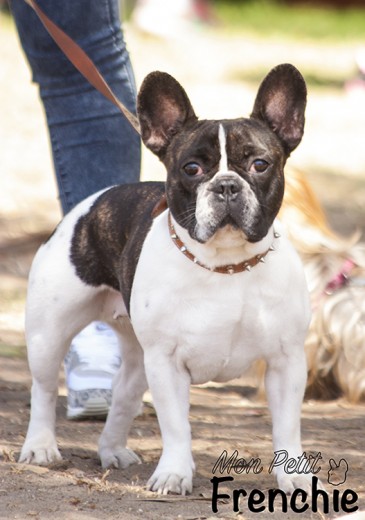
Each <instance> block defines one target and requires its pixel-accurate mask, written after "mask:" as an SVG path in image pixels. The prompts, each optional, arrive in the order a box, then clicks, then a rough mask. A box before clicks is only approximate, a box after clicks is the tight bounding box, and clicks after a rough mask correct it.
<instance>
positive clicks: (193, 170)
mask: <svg viewBox="0 0 365 520" xmlns="http://www.w3.org/2000/svg"><path fill="white" fill-rule="evenodd" d="M183 170H184V172H185V173H186V175H189V177H195V176H196V175H201V174H202V173H203V170H202V168H201V167H200V166H199V164H198V163H195V162H191V163H188V164H185V166H184V168H183Z"/></svg>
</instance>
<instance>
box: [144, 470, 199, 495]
mask: <svg viewBox="0 0 365 520" xmlns="http://www.w3.org/2000/svg"><path fill="white" fill-rule="evenodd" d="M147 489H149V490H150V491H156V492H157V493H158V494H159V495H167V494H168V493H176V494H178V495H186V494H187V493H191V492H192V490H193V474H192V472H191V471H190V472H187V474H186V475H183V474H182V472H180V473H174V472H173V471H171V472H169V471H159V470H158V468H157V469H156V471H155V472H154V474H153V475H152V477H151V478H150V479H149V481H148V482H147Z"/></svg>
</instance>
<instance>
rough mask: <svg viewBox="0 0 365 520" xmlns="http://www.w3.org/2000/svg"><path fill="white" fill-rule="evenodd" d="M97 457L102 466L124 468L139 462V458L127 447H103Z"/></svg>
mask: <svg viewBox="0 0 365 520" xmlns="http://www.w3.org/2000/svg"><path fill="white" fill-rule="evenodd" d="M99 457H100V461H101V465H102V467H103V468H117V469H118V468H119V469H126V468H128V466H130V465H131V464H141V459H140V458H139V457H138V455H136V454H135V453H134V451H132V450H130V449H129V448H116V449H114V450H113V449H111V448H103V449H100V450H99Z"/></svg>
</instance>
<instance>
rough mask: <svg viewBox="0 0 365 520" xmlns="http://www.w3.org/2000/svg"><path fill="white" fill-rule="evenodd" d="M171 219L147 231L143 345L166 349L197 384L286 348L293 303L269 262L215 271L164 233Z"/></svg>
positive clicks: (141, 271) (139, 318)
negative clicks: (272, 277)
mask: <svg viewBox="0 0 365 520" xmlns="http://www.w3.org/2000/svg"><path fill="white" fill-rule="evenodd" d="M165 220H166V219H165V216H163V215H162V216H161V218H160V220H159V221H155V223H154V225H153V227H152V229H151V231H150V233H149V235H148V237H147V240H146V242H145V245H144V247H143V249H142V253H141V257H140V260H139V264H138V266H137V270H136V276H135V281H134V285H133V290H132V298H131V318H132V323H133V327H134V330H135V332H136V334H137V337H138V339H139V341H140V343H141V345H142V348H143V349H144V350H145V352H146V351H149V353H151V349H157V350H158V349H161V350H164V351H165V352H166V353H167V354H168V355H170V356H172V357H173V358H174V362H175V363H176V364H177V366H180V367H184V368H185V369H187V370H188V371H189V373H190V377H191V381H192V382H193V383H203V382H206V381H209V380H216V381H227V380H230V379H233V378H235V377H239V376H240V375H241V374H242V373H243V372H244V371H245V370H246V369H247V368H248V367H249V366H250V365H251V363H252V362H253V361H254V360H255V359H257V358H259V357H262V356H264V357H265V356H267V355H268V353H269V352H272V353H273V352H275V350H276V349H278V348H279V342H280V339H279V336H280V331H281V330H282V328H283V323H284V320H285V319H286V318H285V317H284V315H285V312H286V309H285V305H286V304H285V303H280V302H282V295H281V294H280V292H278V291H277V290H276V288H275V283H274V287H272V284H271V285H270V283H269V280H267V279H266V278H267V277H268V276H269V274H268V273H269V272H270V268H269V267H268V266H267V265H265V266H264V265H262V266H261V265H260V266H257V267H255V268H254V269H253V270H252V271H251V272H250V273H249V272H243V273H239V274H234V275H232V276H230V275H225V274H220V273H211V272H209V271H207V270H205V269H203V268H202V267H200V266H197V265H195V264H194V263H193V262H191V261H190V260H188V259H187V258H186V257H185V256H184V255H182V254H181V253H179V251H178V250H177V248H176V247H175V245H174V244H173V243H172V241H171V239H170V237H169V235H168V233H167V232H163V230H164V228H165V226H167V224H166V223H165ZM274 263H275V262H274ZM288 310H289V309H288ZM280 317H281V318H280ZM157 350H156V352H157Z"/></svg>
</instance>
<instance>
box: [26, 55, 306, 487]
mask: <svg viewBox="0 0 365 520" xmlns="http://www.w3.org/2000/svg"><path fill="white" fill-rule="evenodd" d="M305 105H306V86H305V82H304V80H303V78H302V76H301V74H300V73H299V72H298V70H297V69H296V68H295V67H294V66H292V65H289V64H283V65H279V66H277V67H276V68H274V69H273V70H272V71H271V72H270V73H269V74H268V75H267V76H266V78H265V79H264V80H263V82H262V84H261V86H260V88H259V90H258V93H257V97H256V100H255V103H254V107H253V111H252V114H251V116H250V117H248V118H238V119H233V120H229V119H227V120H199V119H198V118H197V116H196V115H195V112H194V110H193V107H192V105H191V103H190V101H189V98H188V96H187V94H186V92H185V91H184V89H183V88H182V87H181V85H180V84H179V83H178V82H177V81H176V80H175V79H174V78H172V77H171V76H170V75H168V74H166V73H162V72H153V73H151V74H149V75H148V76H147V78H146V79H145V80H144V82H143V84H142V86H141V89H140V92H139V95H138V118H139V122H140V127H141V135H142V140H143V142H144V143H145V145H146V146H147V147H148V148H149V149H150V150H152V152H154V153H155V154H156V155H157V156H158V157H159V159H160V160H161V161H162V162H163V164H164V165H165V167H166V170H167V180H166V184H165V183H160V182H144V183H139V184H133V185H124V186H115V187H111V188H108V189H106V190H104V191H102V192H99V193H96V194H94V195H92V196H90V197H89V198H87V199H85V200H84V201H83V202H81V203H80V204H79V205H78V206H76V207H75V208H74V209H73V210H72V211H71V212H70V213H69V214H68V215H66V217H65V218H64V219H63V221H62V222H61V223H60V225H59V226H58V227H57V229H56V231H55V232H54V233H53V235H52V236H51V238H50V239H49V240H48V241H47V242H46V243H45V244H44V245H42V246H41V248H40V249H39V251H38V253H37V254H36V256H35V259H34V262H33V264H32V268H31V272H30V277H29V290H28V297H27V304H26V340H27V346H28V358H29V365H30V370H31V372H32V378H33V384H32V392H31V394H32V396H31V418H30V423H29V428H28V433H27V436H26V440H25V442H24V445H23V448H22V451H21V455H20V461H21V462H27V463H35V464H41V465H45V464H49V463H52V462H54V461H57V460H59V459H60V458H61V455H60V453H59V450H58V448H57V442H56V437H55V404H56V399H57V393H58V374H59V369H60V365H61V363H62V360H63V359H64V356H65V354H66V353H67V350H68V348H69V345H70V342H71V339H72V338H73V337H74V336H75V335H76V334H77V333H78V332H79V331H80V330H81V329H83V328H84V327H85V326H86V325H87V324H88V323H90V322H91V321H93V320H102V321H105V322H107V323H108V324H110V326H111V327H113V329H115V331H116V333H117V335H118V337H119V339H120V346H121V351H122V365H121V367H120V370H119V372H118V374H117V376H116V379H115V381H114V385H113V400H112V405H111V408H110V412H109V415H108V418H107V420H106V424H105V427H104V430H103V432H102V435H101V438H100V441H99V456H100V459H101V464H102V466H103V467H105V468H106V467H116V468H126V467H128V466H129V465H130V464H132V463H136V462H140V459H139V458H138V456H137V455H136V454H135V453H133V452H132V451H131V450H130V449H129V448H128V447H127V437H128V432H129V429H130V426H131V423H132V420H133V418H134V416H135V415H136V414H137V412H138V410H139V407H140V404H141V400H142V397H143V394H144V392H145V391H146V389H147V388H148V387H149V389H150V391H151V393H152V397H153V403H154V406H155V408H156V412H157V416H158V421H159V425H160V429H161V434H162V441H163V450H162V455H161V458H160V460H159V463H158V465H157V468H156V470H155V472H154V473H153V475H152V476H151V478H150V479H149V481H148V484H147V486H148V488H149V489H150V490H152V491H156V492H158V493H162V494H167V493H169V492H172V493H178V494H186V493H189V492H191V491H192V486H193V473H194V461H193V457H192V450H191V433H190V425H189V388H190V385H191V384H201V383H206V382H207V381H210V380H212V381H218V382H225V381H228V380H231V379H233V378H237V377H239V376H240V375H241V374H242V373H243V372H244V371H245V370H246V369H247V368H248V367H249V366H250V365H251V364H252V363H253V362H254V361H255V360H257V359H258V358H263V359H264V360H265V361H266V364H267V371H266V389H267V397H268V402H269V407H270V410H271V414H272V422H273V444H274V450H282V449H285V450H286V451H287V452H288V456H289V457H292V458H295V457H299V456H300V455H301V454H302V448H301V435H300V415H301V403H302V399H303V393H304V388H305V383H306V374H307V370H306V359H305V355H304V347H303V345H304V340H305V336H306V332H307V329H308V326H309V320H310V303H309V296H308V292H307V287H306V283H305V278H304V274H303V269H302V265H301V263H300V261H299V258H298V256H297V254H296V252H295V251H294V249H293V247H292V246H291V244H290V243H289V242H288V240H287V239H286V238H285V236H280V223H279V222H277V220H276V216H277V213H278V211H279V208H280V205H281V202H282V198H283V193H284V172H283V170H284V165H285V162H286V160H287V158H288V156H289V155H290V153H291V152H292V150H294V149H295V148H296V146H297V145H298V144H299V142H300V141H301V138H302V135H303V129H304V112H305ZM276 477H277V482H278V486H279V488H281V489H282V490H284V491H285V492H288V493H290V492H291V491H293V490H294V489H295V488H297V487H301V488H303V489H307V490H308V489H309V488H310V484H311V479H310V475H302V474H297V473H285V471H284V470H282V469H281V468H278V470H277V474H276Z"/></svg>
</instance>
